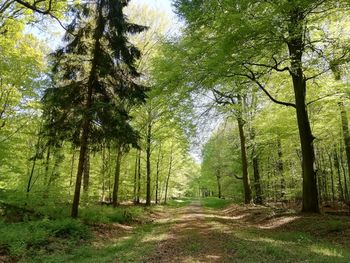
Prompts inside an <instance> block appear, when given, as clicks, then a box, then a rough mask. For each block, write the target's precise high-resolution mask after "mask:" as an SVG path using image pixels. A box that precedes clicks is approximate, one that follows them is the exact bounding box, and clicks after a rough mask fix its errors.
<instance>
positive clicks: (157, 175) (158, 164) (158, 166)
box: [155, 145, 162, 204]
mask: <svg viewBox="0 0 350 263" xmlns="http://www.w3.org/2000/svg"><path fill="white" fill-rule="evenodd" d="M161 152H162V145H160V146H159V152H158V158H157V173H156V200H155V201H156V204H158V201H159V200H158V191H159V174H160V162H161Z"/></svg>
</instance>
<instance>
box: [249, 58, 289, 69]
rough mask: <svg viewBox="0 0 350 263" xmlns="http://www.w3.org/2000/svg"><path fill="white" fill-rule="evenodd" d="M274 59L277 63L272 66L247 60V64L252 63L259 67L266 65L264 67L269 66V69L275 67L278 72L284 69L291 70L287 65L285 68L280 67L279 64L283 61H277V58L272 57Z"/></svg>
mask: <svg viewBox="0 0 350 263" xmlns="http://www.w3.org/2000/svg"><path fill="white" fill-rule="evenodd" d="M272 59H273V61H274V62H275V65H273V66H271V65H267V64H262V63H251V62H245V64H248V65H251V66H257V67H264V68H268V69H273V70H275V71H278V72H284V71H288V72H290V69H289V67H288V66H285V67H284V68H279V67H278V66H279V65H280V64H281V63H282V62H277V60H276V59H275V58H274V57H272Z"/></svg>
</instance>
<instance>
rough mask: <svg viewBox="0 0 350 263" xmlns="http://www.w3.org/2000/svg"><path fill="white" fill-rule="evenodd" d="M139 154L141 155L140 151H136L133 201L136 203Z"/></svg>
mask: <svg viewBox="0 0 350 263" xmlns="http://www.w3.org/2000/svg"><path fill="white" fill-rule="evenodd" d="M138 156H139V151H137V152H136V157H135V171H134V189H133V202H134V204H136V200H137V196H136V194H137V192H136V190H137V164H138V160H139V159H138Z"/></svg>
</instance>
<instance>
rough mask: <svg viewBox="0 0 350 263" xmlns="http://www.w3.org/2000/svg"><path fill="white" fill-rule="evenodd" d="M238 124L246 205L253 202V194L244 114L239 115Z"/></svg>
mask: <svg viewBox="0 0 350 263" xmlns="http://www.w3.org/2000/svg"><path fill="white" fill-rule="evenodd" d="M237 122H238V129H239V138H240V144H241V159H242V174H243V176H242V177H243V188H244V202H245V203H246V204H250V203H251V202H252V193H251V189H250V182H249V174H248V161H247V150H246V137H245V134H244V121H243V119H242V113H239V116H238V117H237Z"/></svg>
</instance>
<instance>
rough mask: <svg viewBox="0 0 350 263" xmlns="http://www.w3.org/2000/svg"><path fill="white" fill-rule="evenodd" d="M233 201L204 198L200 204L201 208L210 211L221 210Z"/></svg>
mask: <svg viewBox="0 0 350 263" xmlns="http://www.w3.org/2000/svg"><path fill="white" fill-rule="evenodd" d="M232 203H233V201H232V200H229V199H220V198H217V197H206V198H202V199H201V204H202V206H203V207H206V208H212V209H222V208H225V207H227V206H228V205H230V204H232Z"/></svg>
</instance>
